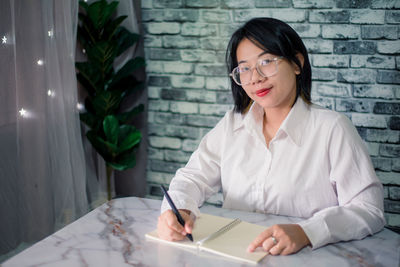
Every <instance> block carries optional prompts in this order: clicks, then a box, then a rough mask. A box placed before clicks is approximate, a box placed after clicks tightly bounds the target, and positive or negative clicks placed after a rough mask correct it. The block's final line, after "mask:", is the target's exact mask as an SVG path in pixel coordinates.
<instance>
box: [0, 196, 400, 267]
mask: <svg viewBox="0 0 400 267" xmlns="http://www.w3.org/2000/svg"><path fill="white" fill-rule="evenodd" d="M159 208H160V201H158V200H150V199H141V198H134V197H130V198H121V199H116V200H112V201H111V202H108V203H106V204H104V205H102V206H100V207H99V208H97V209H95V210H94V211H92V212H90V213H88V214H87V215H85V216H84V217H82V218H80V219H79V220H77V221H75V222H73V223H71V224H70V225H68V226H66V227H64V228H63V229H61V230H60V231H58V232H56V233H54V234H53V235H51V236H49V237H47V238H45V239H44V240H42V241H40V242H38V243H36V244H35V245H33V246H32V247H30V248H28V249H26V250H24V251H22V252H21V253H19V254H18V255H16V256H14V257H12V258H11V259H9V260H8V261H6V262H4V263H3V264H2V266H3V267H11V266H18V267H23V266H66V267H67V266H68V267H74V266H96V267H102V266H118V267H120V266H185V267H188V266H218V267H220V266H230V267H234V266H247V264H244V263H241V262H238V261H233V260H229V259H227V258H225V257H220V256H214V255H213V254H209V253H207V252H197V251H191V250H184V249H182V248H177V247H172V246H168V245H165V244H160V243H158V242H155V241H148V240H146V239H145V237H144V234H145V233H146V232H149V231H151V230H153V229H155V227H156V224H157V217H158V215H159ZM201 211H202V212H204V213H210V214H215V215H220V216H225V217H231V218H236V217H238V218H241V219H242V220H246V221H248V222H252V223H257V224H260V225H265V226H269V225H272V224H275V223H288V222H296V220H297V219H296V218H288V217H283V216H272V215H265V214H257V213H247V212H241V211H231V210H225V209H220V208H216V207H210V206H208V207H203V208H202V209H201ZM399 263H400V235H398V234H396V233H395V232H392V231H390V230H388V229H384V230H383V231H381V232H379V233H378V234H376V235H374V236H372V237H367V238H365V239H363V240H360V241H352V242H341V243H337V244H332V245H328V246H325V247H323V248H320V249H317V250H315V251H312V250H311V249H310V248H304V249H303V250H301V251H300V252H299V253H297V254H295V255H290V256H270V255H268V256H267V257H265V258H264V259H263V260H262V261H261V262H260V263H259V265H262V266H307V267H311V266H318V267H321V266H340V267H346V266H349V267H350V266H366V267H367V266H368V267H370V266H388V267H397V266H399ZM249 266H254V265H249Z"/></svg>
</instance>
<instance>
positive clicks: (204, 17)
mask: <svg viewBox="0 0 400 267" xmlns="http://www.w3.org/2000/svg"><path fill="white" fill-rule="evenodd" d="M256 16H270V17H275V18H278V19H281V20H283V21H286V22H287V23H289V24H290V25H291V26H292V27H293V28H294V29H295V30H296V31H297V32H298V33H299V34H300V36H301V37H302V38H303V40H304V42H305V44H306V46H307V48H308V50H309V52H310V59H311V62H312V68H313V94H312V99H313V102H315V103H318V104H321V105H323V106H325V107H328V108H330V109H333V110H336V111H339V112H343V113H345V114H346V115H347V116H349V117H350V118H351V120H352V121H353V123H354V125H355V126H356V127H357V129H358V131H359V133H360V135H361V137H362V138H363V139H364V140H365V142H366V144H367V147H368V149H369V151H370V154H371V157H372V161H373V164H374V166H375V168H376V172H377V175H378V176H379V178H380V179H381V181H382V183H383V184H384V189H385V215H386V219H387V221H388V225H390V226H397V227H400V101H399V99H400V72H399V69H400V40H399V39H400V1H389V0H388V1H381V0H356V1H354V0H291V1H290V0H247V1H242V0H239V1H238V0H142V26H143V28H144V30H145V36H144V38H145V52H146V60H147V75H148V92H149V93H148V97H149V108H148V110H149V117H148V121H149V148H148V150H149V158H148V167H147V170H148V171H147V182H148V191H147V193H148V195H147V196H148V197H153V198H157V197H160V195H161V192H160V190H159V189H158V186H157V185H158V184H168V183H169V182H170V180H171V178H172V177H173V175H174V173H175V171H176V170H177V169H178V168H179V167H181V166H184V164H185V163H186V162H187V160H188V159H189V157H190V155H191V153H192V152H193V151H194V150H195V149H196V147H197V145H198V143H199V141H200V139H201V137H202V136H204V134H205V133H206V132H207V131H209V129H211V128H212V127H213V126H214V125H215V124H216V123H217V121H218V120H219V119H220V118H221V117H222V116H223V114H224V113H225V112H226V111H227V110H228V109H230V108H231V107H232V106H233V105H232V99H231V95H230V90H229V86H228V78H227V75H226V73H225V72H226V71H225V66H224V55H225V48H226V45H227V42H228V40H229V36H230V35H231V33H232V32H233V31H234V30H235V29H236V28H237V27H238V26H239V25H241V24H242V23H243V22H245V21H246V20H248V19H250V18H252V17H256ZM210 202H211V203H214V204H220V203H221V197H220V196H218V195H217V196H215V197H214V198H213V199H211V200H210Z"/></svg>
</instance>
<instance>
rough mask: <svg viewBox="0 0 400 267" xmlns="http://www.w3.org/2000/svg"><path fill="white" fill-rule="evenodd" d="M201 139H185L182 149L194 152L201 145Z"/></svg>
mask: <svg viewBox="0 0 400 267" xmlns="http://www.w3.org/2000/svg"><path fill="white" fill-rule="evenodd" d="M199 143H200V140H191V139H185V140H183V143H182V150H183V151H186V152H193V151H195V150H196V149H197V147H198V146H199Z"/></svg>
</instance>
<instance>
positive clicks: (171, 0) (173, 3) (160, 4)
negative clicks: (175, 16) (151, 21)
mask: <svg viewBox="0 0 400 267" xmlns="http://www.w3.org/2000/svg"><path fill="white" fill-rule="evenodd" d="M182 1H183V0H153V6H154V7H155V8H177V7H182V6H183V5H182Z"/></svg>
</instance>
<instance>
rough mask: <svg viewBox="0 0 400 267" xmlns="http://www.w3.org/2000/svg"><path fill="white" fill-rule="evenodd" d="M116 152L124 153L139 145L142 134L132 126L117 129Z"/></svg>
mask: <svg viewBox="0 0 400 267" xmlns="http://www.w3.org/2000/svg"><path fill="white" fill-rule="evenodd" d="M119 133H120V134H119V137H118V139H119V140H118V151H119V152H120V153H121V152H124V151H126V150H128V149H131V148H133V147H134V146H136V145H137V144H139V143H140V140H141V139H142V134H141V133H140V131H139V130H137V129H136V128H135V127H133V126H132V125H122V126H120V129H119Z"/></svg>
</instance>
